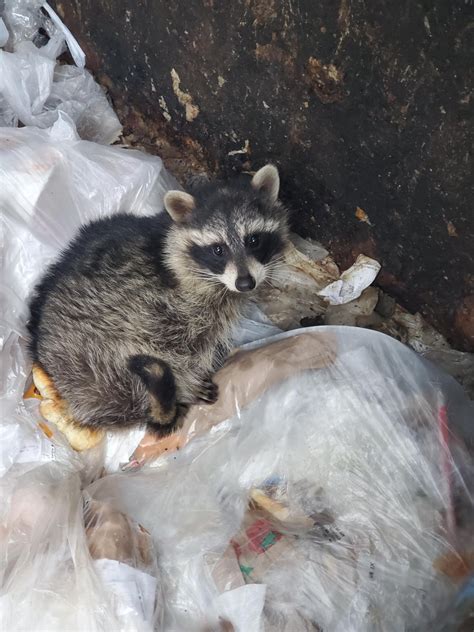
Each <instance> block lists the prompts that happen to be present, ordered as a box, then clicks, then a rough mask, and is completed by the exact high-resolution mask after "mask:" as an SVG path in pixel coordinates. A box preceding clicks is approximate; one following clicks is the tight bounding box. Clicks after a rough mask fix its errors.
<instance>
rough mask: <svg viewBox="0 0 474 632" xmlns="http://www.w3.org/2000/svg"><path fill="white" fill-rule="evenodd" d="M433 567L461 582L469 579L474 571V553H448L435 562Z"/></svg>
mask: <svg viewBox="0 0 474 632" xmlns="http://www.w3.org/2000/svg"><path fill="white" fill-rule="evenodd" d="M433 567H434V568H435V569H436V570H437V571H439V572H440V573H443V575H447V576H448V577H449V578H450V579H452V580H453V581H455V582H459V581H461V580H463V579H466V578H467V577H469V575H470V574H471V573H472V571H473V570H474V551H467V552H459V553H458V552H454V553H446V554H445V555H442V556H440V557H438V558H437V559H436V560H435V561H434V562H433Z"/></svg>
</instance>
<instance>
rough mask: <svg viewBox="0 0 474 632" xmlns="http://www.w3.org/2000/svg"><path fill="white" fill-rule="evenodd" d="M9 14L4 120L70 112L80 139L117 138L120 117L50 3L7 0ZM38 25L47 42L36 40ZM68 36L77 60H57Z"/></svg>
mask: <svg viewBox="0 0 474 632" xmlns="http://www.w3.org/2000/svg"><path fill="white" fill-rule="evenodd" d="M42 6H44V8H45V11H44V12H43V11H41V7H42ZM5 19H6V23H7V26H9V29H10V34H9V35H10V37H9V39H8V40H7V42H5V45H6V48H7V49H8V50H0V124H1V125H5V126H16V125H18V123H22V124H23V125H31V126H35V127H41V128H47V127H50V126H51V125H52V124H53V123H54V122H55V121H57V120H58V117H59V116H60V115H61V114H67V115H68V116H69V117H70V118H71V119H72V120H73V121H74V122H75V124H76V129H77V132H78V134H79V136H80V137H81V138H82V139H84V140H91V141H94V142H97V143H102V144H110V143H113V142H115V141H116V140H117V139H118V138H119V136H120V134H121V131H122V126H121V124H120V121H119V120H118V118H117V115H116V114H115V112H114V111H113V109H112V107H111V105H110V103H109V102H108V100H107V97H106V95H105V93H104V91H103V89H102V88H101V87H100V86H99V85H98V84H97V83H96V82H95V80H94V79H93V77H92V75H91V74H90V73H89V72H88V71H87V70H86V69H85V68H84V59H85V58H84V53H83V52H82V51H81V49H80V48H79V46H78V44H77V42H76V41H75V40H74V38H73V37H72V35H71V33H70V32H69V30H68V29H67V28H66V27H65V26H64V25H63V24H62V22H61V21H60V20H59V18H58V16H57V15H56V14H55V13H54V11H53V10H52V9H51V8H50V7H49V6H48V5H47V3H44V2H39V1H37V0H34V1H31V2H22V3H18V2H16V0H7V7H6V11H5ZM3 24H4V23H3ZM40 28H42V29H43V31H45V32H46V33H47V37H48V38H49V39H48V41H47V43H46V44H44V43H43V45H40V44H38V42H37V41H36V40H37V39H38V33H39V31H40ZM66 42H67V43H68V46H69V48H70V50H71V53H72V55H73V57H74V59H75V60H76V64H77V65H76V66H70V65H67V64H62V65H60V64H58V63H57V62H56V58H57V57H58V56H59V55H60V54H61V53H62V52H63V51H64V50H65V46H66Z"/></svg>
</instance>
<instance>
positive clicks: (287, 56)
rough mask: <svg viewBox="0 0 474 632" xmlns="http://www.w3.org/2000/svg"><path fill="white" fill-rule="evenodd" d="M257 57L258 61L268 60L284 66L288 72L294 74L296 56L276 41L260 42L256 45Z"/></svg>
mask: <svg viewBox="0 0 474 632" xmlns="http://www.w3.org/2000/svg"><path fill="white" fill-rule="evenodd" d="M255 57H256V58H257V60H258V61H266V62H269V63H273V64H278V65H279V66H282V67H283V68H284V69H285V70H286V71H287V72H288V74H291V75H292V74H294V71H295V57H294V54H292V53H288V52H287V51H285V50H283V48H280V47H279V46H277V45H276V44H274V43H270V44H258V43H257V45H256V47H255Z"/></svg>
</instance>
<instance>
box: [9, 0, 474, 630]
mask: <svg viewBox="0 0 474 632" xmlns="http://www.w3.org/2000/svg"><path fill="white" fill-rule="evenodd" d="M0 45H1V46H2V47H3V49H2V50H0V121H1V126H0V208H1V209H2V239H3V243H2V251H3V259H2V274H1V277H0V293H1V305H2V312H1V319H0V335H1V339H2V347H1V351H0V372H1V377H2V380H1V391H0V406H1V412H2V417H1V420H0V559H1V564H0V624H1V627H2V629H3V628H4V629H8V630H12V631H15V630H18V631H21V632H23V631H25V632H26V631H28V632H30V631H34V630H38V631H40V630H41V631H43V630H48V632H53V631H56V630H57V631H58V632H59V631H63V630H71V631H76V630H77V631H82V630H87V631H94V630H97V631H99V630H117V631H119V630H123V631H134V630H137V631H151V630H157V631H166V632H188V631H190V632H193V631H196V632H214V631H215V632H218V631H221V632H228V631H232V630H233V631H235V632H262V631H264V630H265V631H272V632H299V631H300V630H301V631H311V630H312V631H316V630H324V631H325V632H329V631H331V632H333V631H334V632H339V631H340V632H345V631H347V630H354V631H360V632H371V631H374V632H375V631H376V630H384V631H392V630H393V632H398V631H399V630H407V631H410V630H413V631H415V630H416V631H418V630H424V629H426V630H430V631H432V630H435V631H436V630H444V629H456V626H457V625H458V624H460V623H462V622H463V621H465V620H466V619H467V616H468V615H469V608H470V606H471V604H470V601H469V598H470V595H471V596H472V593H473V586H474V534H473V532H472V524H473V518H474V504H473V499H472V490H473V481H474V465H473V452H474V430H473V427H472V419H473V412H474V408H473V404H472V402H471V401H470V400H469V398H468V397H467V395H466V393H465V391H464V390H463V388H462V387H461V386H460V385H459V384H458V383H457V382H456V381H455V380H454V379H453V378H451V377H450V376H448V375H447V374H446V373H444V372H442V371H440V370H439V369H438V368H436V367H435V366H434V365H433V364H431V363H430V362H428V361H427V360H426V359H424V358H423V357H421V356H422V355H426V356H430V354H431V356H432V357H433V358H434V359H435V360H436V361H437V362H439V363H440V364H441V365H443V364H444V368H445V369H446V370H448V372H449V371H451V372H453V373H455V372H456V371H457V372H458V373H459V375H457V376H456V377H458V378H459V377H462V376H464V378H466V376H468V374H469V371H470V368H469V367H472V358H471V357H470V356H469V355H468V354H459V352H455V351H452V350H450V349H449V348H448V347H447V346H446V345H445V342H444V341H443V340H442V339H441V338H440V337H439V336H438V335H437V334H436V332H433V331H432V330H430V329H429V328H428V327H427V326H426V325H425V324H424V323H423V322H422V321H421V320H420V319H419V317H418V316H412V315H410V314H407V313H406V312H404V311H403V310H401V308H399V307H398V306H396V305H394V304H392V305H390V301H387V300H383V299H384V297H383V296H382V295H381V293H380V292H379V290H377V289H376V288H374V287H373V286H371V283H372V282H373V280H374V279H375V276H376V274H377V272H378V269H379V264H378V263H377V262H375V261H373V260H371V259H369V258H368V257H362V256H361V257H360V258H359V259H358V260H357V261H356V262H355V264H354V266H353V267H352V268H351V269H350V270H348V271H346V272H344V273H343V274H342V275H341V274H340V273H339V270H338V268H337V266H336V265H335V263H334V261H332V259H331V258H330V257H329V254H328V253H327V251H325V250H324V249H322V248H321V247H320V246H319V245H318V244H312V243H310V242H308V241H305V240H302V239H301V238H299V237H297V236H294V238H293V248H292V249H290V250H289V252H288V253H287V261H286V263H287V267H286V268H283V267H282V268H280V269H279V271H278V274H277V275H276V276H275V278H274V279H273V282H272V285H271V286H269V287H268V288H267V290H266V293H265V295H264V296H263V297H262V302H261V303H260V304H259V306H255V310H254V311H253V312H252V313H249V314H248V317H247V318H246V319H244V320H243V321H242V322H241V323H240V326H239V328H238V330H237V331H236V332H235V346H236V347H239V348H238V349H237V350H236V351H235V352H234V353H233V354H232V355H231V357H230V358H229V361H228V362H227V364H226V365H225V366H224V367H223V368H222V369H221V370H220V371H219V373H218V374H217V375H216V382H217V383H218V385H219V389H220V390H219V393H220V394H219V399H218V401H217V402H216V404H214V405H213V406H194V407H192V408H191V410H190V412H189V414H188V416H187V418H186V420H185V423H184V426H183V428H182V429H181V430H180V431H178V432H177V433H176V434H174V435H171V436H170V437H167V438H165V439H161V440H156V439H155V438H154V437H152V436H148V435H146V434H144V432H143V431H134V432H130V433H127V434H113V433H108V434H107V436H106V437H105V438H104V439H103V440H102V441H101V442H100V443H99V444H98V445H96V446H95V447H93V448H90V449H82V450H74V449H73V448H72V447H71V445H70V443H69V441H68V439H67V437H66V436H65V435H64V434H63V433H62V432H61V431H60V430H59V428H58V426H57V425H56V424H55V423H52V419H50V418H49V416H48V415H47V414H45V416H43V415H41V413H40V408H41V409H42V410H43V412H45V411H46V407H45V406H44V405H43V404H44V403H45V397H47V393H46V392H45V391H42V392H41V389H40V391H38V389H36V388H35V386H34V384H33V383H32V377H31V363H30V361H29V359H28V355H27V351H26V336H25V322H26V318H27V300H28V297H29V295H30V293H31V291H32V288H33V286H34V284H35V283H36V281H37V280H38V278H39V276H40V275H41V274H42V272H43V271H44V269H45V268H46V266H47V265H48V263H50V262H51V261H53V260H54V259H55V257H56V256H57V255H58V253H59V252H60V250H61V249H62V248H63V247H64V246H65V245H66V244H67V243H68V241H69V240H70V239H71V238H72V237H73V235H74V234H75V232H76V231H77V229H78V227H79V226H80V225H81V224H82V223H84V222H86V221H89V220H91V219H94V218H98V217H102V216H104V215H110V214H113V213H117V212H119V211H121V210H127V211H130V212H133V213H137V214H144V215H149V214H153V213H156V212H157V211H160V210H161V209H162V199H163V196H164V193H165V192H166V191H167V190H169V189H170V188H176V187H177V184H176V183H175V181H174V179H173V178H172V176H170V174H168V173H167V172H166V171H165V169H164V168H163V165H162V162H161V160H160V159H159V158H158V157H154V156H149V155H146V154H144V153H142V152H139V151H136V150H132V149H128V148H124V147H119V146H111V145H110V143H112V142H114V141H115V140H116V139H117V138H118V137H119V135H120V124H119V122H118V120H117V118H116V116H115V114H114V112H113V110H112V108H111V106H110V104H109V103H108V101H107V98H106V96H105V94H104V93H103V92H102V90H101V88H100V87H99V86H98V85H97V84H96V83H95V82H94V80H93V78H92V77H91V76H90V74H89V73H88V72H87V71H86V70H85V69H84V55H83V53H82V51H81V50H80V47H79V46H78V44H77V42H75V40H74V39H73V38H72V36H71V34H70V33H69V32H68V31H67V29H66V27H64V25H63V24H62V23H61V21H60V20H59V18H58V17H57V16H56V15H55V14H54V12H53V11H52V10H51V9H50V8H49V7H48V5H47V4H46V3H43V2H38V1H35V0H29V1H28V2H21V0H6V2H5V10H4V13H3V15H2V20H0ZM66 46H67V47H68V48H69V52H70V54H71V55H72V57H73V59H74V61H75V64H76V65H74V66H72V65H71V66H69V65H66V64H60V63H58V61H57V57H58V56H59V55H60V54H61V53H62V52H63V51H64V50H65V47H66ZM19 125H21V127H20V126H19ZM387 302H388V303H389V305H388V307H387ZM382 303H384V305H382ZM302 320H303V322H301V321H302ZM315 322H317V323H318V324H321V326H317V327H315V326H307V327H305V328H302V325H312V324H314V323H315ZM347 325H356V326H359V328H358V329H355V328H353V327H347ZM363 327H370V328H372V329H379V330H381V331H386V332H388V333H390V334H391V335H392V336H398V335H401V334H402V336H403V341H404V342H407V343H408V345H409V346H412V347H413V348H415V349H416V350H417V351H418V352H419V354H417V353H415V351H413V349H410V348H409V346H407V345H404V344H402V343H400V342H398V341H397V340H394V339H393V338H392V337H389V336H386V335H383V334H382V333H379V332H378V331H371V330H370V329H367V328H363ZM282 330H291V331H286V332H282ZM470 363H471V364H470ZM471 380H472V373H471ZM466 384H468V382H467V381H466ZM470 384H471V385H472V381H471V382H470ZM42 405H43V406H42ZM19 604H21V606H19Z"/></svg>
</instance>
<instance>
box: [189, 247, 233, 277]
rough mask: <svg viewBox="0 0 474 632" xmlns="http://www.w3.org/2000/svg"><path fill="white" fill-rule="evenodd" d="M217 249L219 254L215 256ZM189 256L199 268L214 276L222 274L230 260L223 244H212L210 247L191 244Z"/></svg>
mask: <svg viewBox="0 0 474 632" xmlns="http://www.w3.org/2000/svg"><path fill="white" fill-rule="evenodd" d="M217 248H220V252H221V254H217V252H216V249H217ZM189 254H190V255H191V257H192V258H193V259H194V261H195V262H196V263H197V264H198V265H199V266H201V267H202V268H206V269H207V270H210V271H211V272H213V273H214V274H223V273H224V270H225V267H226V265H227V262H228V261H229V258H230V252H229V249H228V247H227V246H226V245H225V244H212V245H211V246H198V245H197V244H193V245H192V246H191V248H190V251H189Z"/></svg>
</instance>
